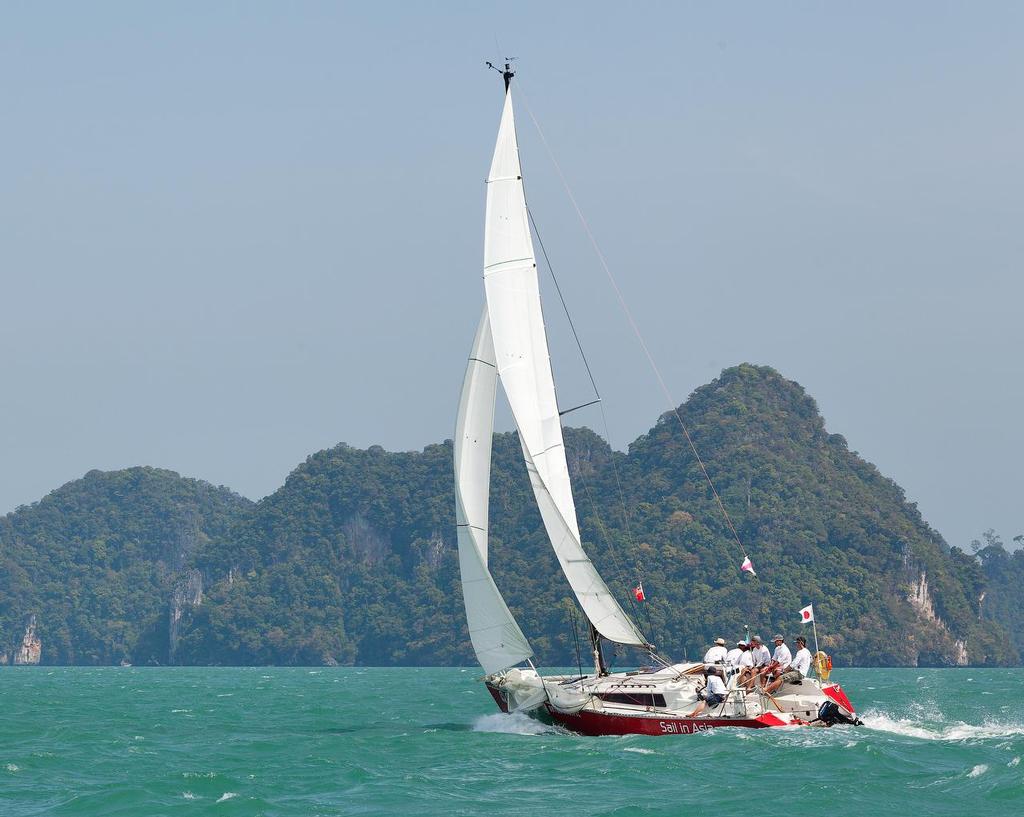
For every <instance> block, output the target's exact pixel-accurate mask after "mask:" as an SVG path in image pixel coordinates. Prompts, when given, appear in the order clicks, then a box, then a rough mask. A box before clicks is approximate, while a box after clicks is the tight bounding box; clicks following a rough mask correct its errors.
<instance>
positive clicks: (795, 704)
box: [454, 63, 856, 735]
mask: <svg viewBox="0 0 1024 817" xmlns="http://www.w3.org/2000/svg"><path fill="white" fill-rule="evenodd" d="M492 67H493V66H492ZM499 71H500V69H499ZM501 73H502V76H503V79H504V85H505V96H504V107H503V109H502V113H501V123H500V125H499V126H498V136H497V143H496V145H495V149H494V156H493V159H492V161H491V167H490V172H489V173H488V175H487V183H486V191H487V192H486V217H485V228H484V263H483V279H484V292H485V303H484V307H483V311H482V314H481V316H480V320H479V323H478V325H477V330H476V335H475V337H474V340H473V346H472V350H471V352H470V355H469V363H468V365H467V368H466V374H465V378H464V381H463V386H462V393H461V397H460V400H459V407H458V414H457V418H456V431H455V438H454V465H455V488H456V490H455V497H456V524H457V526H458V528H457V530H458V550H459V567H460V570H461V578H462V591H463V597H464V601H465V607H466V618H467V622H468V626H469V635H470V640H471V641H472V644H473V649H474V650H475V652H476V656H477V659H478V661H479V662H480V666H481V667H482V668H483V670H484V672H485V673H486V675H485V676H484V678H483V681H484V683H485V685H486V687H487V689H488V690H489V691H490V693H491V695H492V696H493V697H494V700H495V702H496V703H497V705H498V707H499V708H500V709H501V710H502V711H504V712H525V713H530V714H534V715H541V716H545V717H548V718H550V719H551V720H552V721H554V722H555V723H556V724H559V725H561V726H563V727H565V728H566V729H569V730H571V731H574V732H578V733H582V734H586V735H623V734H647V735H662V734H677V735H681V734H692V733H694V732H701V731H706V730H707V729H711V728H717V727H724V726H733V727H750V728H763V727H774V726H795V725H802V724H808V723H819V724H827V725H831V723H835V722H853V720H854V719H855V717H856V716H855V713H854V708H853V705H852V704H851V703H850V701H849V699H848V698H847V697H846V695H845V693H844V692H843V690H842V688H841V687H840V686H839V685H838V684H835V683H830V682H829V681H828V675H827V672H825V671H822V672H821V673H819V676H818V677H815V678H805V679H803V680H802V681H800V682H797V683H792V684H785V685H783V686H782V687H781V688H780V689H779V690H777V694H774V695H769V694H767V693H766V692H764V691H762V690H761V689H759V688H755V689H753V690H751V691H749V692H748V691H746V690H745V689H744V687H743V686H741V685H740V683H739V680H740V679H739V676H738V675H737V674H736V673H733V672H730V671H729V669H728V668H726V667H720V668H717V667H716V668H715V669H714V671H715V672H716V673H718V674H720V676H721V677H722V678H723V680H724V683H725V684H726V686H727V693H726V695H725V698H724V700H723V701H722V702H721V703H720V704H717V705H715V706H710V707H707V708H706V709H705V710H704V712H702V713H701V714H699V715H696V716H691V715H690V714H689V713H691V712H692V711H693V710H695V709H697V708H698V702H699V701H700V700H702V694H701V693H702V690H703V688H704V686H705V685H706V683H707V681H706V678H707V676H706V673H705V670H706V669H707V668H706V667H705V665H704V664H703V663H700V662H685V663H672V662H670V661H669V660H668V659H664V658H662V657H661V656H659V655H658V653H657V652H656V650H655V648H654V646H653V645H652V644H650V642H649V641H648V639H647V638H646V637H645V635H644V634H643V632H642V631H641V629H640V627H639V626H637V624H636V622H635V621H634V620H633V619H632V618H630V616H629V615H628V614H627V613H626V611H625V610H624V609H623V608H622V606H621V605H620V604H619V602H618V601H617V600H616V598H615V596H614V595H613V594H612V592H611V590H609V588H608V585H607V584H606V583H605V581H604V579H603V578H602V577H601V575H600V573H599V572H598V570H597V567H596V566H595V565H594V563H593V562H592V561H591V560H590V558H589V557H588V555H587V553H586V551H585V550H584V548H583V544H582V540H581V537H580V529H579V523H578V521H577V517H576V508H575V504H574V501H573V494H572V484H571V479H570V474H569V468H568V465H567V462H566V454H565V445H564V441H563V438H562V426H561V420H560V414H559V409H558V403H557V400H556V396H555V383H554V377H553V375H552V371H551V364H550V360H549V353H548V341H547V335H546V332H545V328H544V319H543V313H542V308H541V297H540V288H539V282H538V276H537V263H536V259H535V256H534V249H533V238H532V236H531V232H530V225H529V216H528V212H527V208H526V197H525V193H524V189H523V177H522V169H521V167H520V162H519V147H518V143H517V139H516V128H515V116H514V111H513V105H512V78H513V76H514V73H513V72H512V70H511V69H510V66H509V64H507V63H506V64H505V70H504V71H501ZM499 382H500V383H501V385H502V388H503V390H504V393H505V396H506V398H507V400H508V404H509V407H510V408H511V412H512V416H513V419H514V421H515V425H516V429H517V431H518V433H519V441H520V444H521V447H522V453H523V461H524V463H525V466H526V470H527V473H528V475H529V479H530V485H531V487H532V488H533V495H534V497H535V499H536V502H537V506H538V508H539V510H540V516H541V519H542V521H543V524H544V528H545V530H546V532H547V536H548V538H549V540H550V542H551V546H552V548H553V549H554V552H555V556H556V557H557V560H558V564H559V566H560V568H561V570H562V572H563V573H564V574H565V578H566V579H567V580H568V582H569V585H570V586H571V588H572V591H573V594H574V595H575V597H576V601H577V602H578V604H579V607H580V608H581V609H582V612H583V615H584V616H585V617H586V620H587V622H588V625H589V626H588V630H589V633H590V647H591V656H592V658H593V672H587V673H584V672H582V668H581V672H580V673H578V674H575V675H543V676H542V675H541V674H540V673H539V672H538V671H537V669H536V667H535V666H534V664H533V662H532V658H533V650H532V649H531V647H530V643H529V641H528V639H527V637H526V636H525V635H524V633H523V631H522V629H521V628H520V627H519V624H518V623H517V622H516V620H515V618H514V616H513V615H512V613H511V611H510V610H509V608H508V605H507V604H506V603H505V600H504V598H503V597H502V595H501V592H500V590H499V589H498V587H497V585H496V584H495V582H494V579H493V577H492V576H491V573H490V570H489V569H488V541H487V540H488V500H489V491H490V489H489V483H490V467H491V442H492V434H493V430H494V410H495V399H496V395H497V385H498V383H499ZM605 641H608V642H612V643H614V644H621V645H625V646H628V647H633V648H637V649H639V650H642V651H644V652H645V653H646V654H647V656H648V658H649V661H650V663H651V666H646V667H643V668H640V669H635V670H630V671H624V672H613V671H610V670H609V668H608V667H607V666H606V664H605V660H604V654H603V650H602V643H603V642H605ZM588 663H589V657H588Z"/></svg>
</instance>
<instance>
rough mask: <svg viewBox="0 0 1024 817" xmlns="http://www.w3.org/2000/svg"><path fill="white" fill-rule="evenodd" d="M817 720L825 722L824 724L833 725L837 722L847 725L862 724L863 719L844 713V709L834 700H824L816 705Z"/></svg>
mask: <svg viewBox="0 0 1024 817" xmlns="http://www.w3.org/2000/svg"><path fill="white" fill-rule="evenodd" d="M818 720H819V721H821V722H822V723H823V724H825V726H835V725H836V724H837V723H843V724H847V725H849V726H863V725H864V721H862V720H861V719H860V718H858V717H857V716H856V715H853V716H852V717H851V716H850V715H848V714H846V711H845V710H844V709H843V708H842V707H841V706H840V705H839V704H837V703H836V702H835V701H825V703H823V704H822V705H821V706H819V707H818Z"/></svg>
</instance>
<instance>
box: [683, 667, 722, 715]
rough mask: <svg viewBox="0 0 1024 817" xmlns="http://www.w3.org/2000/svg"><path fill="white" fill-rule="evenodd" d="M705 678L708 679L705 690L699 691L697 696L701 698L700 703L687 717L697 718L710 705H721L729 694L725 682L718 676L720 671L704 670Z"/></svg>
mask: <svg viewBox="0 0 1024 817" xmlns="http://www.w3.org/2000/svg"><path fill="white" fill-rule="evenodd" d="M704 678H705V679H706V682H705V684H704V690H703V691H702V692H698V693H697V697H698V698H700V699H701V700H700V703H698V704H697V706H696V707H695V708H694V710H693V712H691V713H690V714H689V715H687V716H686V717H687V718H695V717H696V716H697V715H700V714H701V713H702V712H703V711H704V710H705V709H707V708H708V707H713V706H719V705H721V704H722V703H723V702H724V701H725V698H726V695H727V694H728V693H727V692H726V691H725V682H724V681H723V680H722V679H721V678H720V677H719V676H718V673H716V672H714V671H713V670H704Z"/></svg>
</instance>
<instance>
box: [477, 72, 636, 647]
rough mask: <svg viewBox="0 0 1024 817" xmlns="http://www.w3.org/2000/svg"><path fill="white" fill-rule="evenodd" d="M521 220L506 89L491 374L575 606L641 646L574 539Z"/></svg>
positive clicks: (497, 152) (491, 272)
mask: <svg viewBox="0 0 1024 817" xmlns="http://www.w3.org/2000/svg"><path fill="white" fill-rule="evenodd" d="M527 219H528V216H527V212H526V196H525V194H524V192H523V181H522V171H521V169H520V165H519V146H518V144H517V142H516V131H515V121H514V117H513V112H512V93H511V91H508V92H507V93H506V95H505V108H504V110H503V111H502V115H501V125H500V126H499V128H498V141H497V145H496V146H495V148H494V158H493V160H492V161H491V171H490V173H489V174H488V177H487V215H486V222H485V226H484V288H485V290H486V292H487V311H488V314H489V316H490V326H491V332H492V334H493V341H494V350H495V353H496V360H497V366H498V376H499V377H500V378H501V384H502V387H503V388H504V390H505V394H506V396H507V397H508V402H509V405H510V406H511V408H512V415H513V417H514V418H515V422H516V427H517V428H518V429H519V440H520V442H521V444H522V448H523V455H524V458H525V460H526V466H527V470H528V471H529V474H530V483H531V484H532V486H533V491H534V494H535V496H536V497H537V504H538V506H539V508H540V512H541V517H542V518H543V520H544V526H545V528H546V529H547V533H548V537H549V538H550V539H551V545H552V547H553V548H554V550H555V554H556V556H557V557H558V563H559V564H560V565H561V567H562V570H563V572H564V573H565V575H566V578H567V579H568V580H569V584H570V585H572V589H573V592H574V593H575V594H576V598H577V599H578V600H579V603H580V606H581V607H582V608H583V611H584V613H586V615H587V618H589V619H590V622H591V623H592V624H593V625H594V627H596V628H597V631H598V632H599V633H600V634H601V635H603V636H604V637H605V638H607V639H609V640H610V641H615V642H618V643H620V644H635V645H638V646H643V645H645V644H646V643H647V641H646V639H645V638H644V637H643V635H642V634H641V633H640V631H639V629H638V628H637V626H636V625H635V624H634V623H633V621H632V620H631V619H630V618H629V616H628V615H626V613H625V611H623V609H622V607H621V606H620V605H619V603H618V602H617V601H616V600H615V597H614V596H613V595H612V594H611V592H610V591H609V590H608V586H607V585H606V584H605V583H604V580H603V579H602V578H601V576H600V575H599V574H598V572H597V569H596V568H595V567H594V565H593V563H592V562H591V561H590V559H589V558H588V557H587V554H586V552H585V551H584V550H583V545H582V544H581V542H580V532H579V525H578V523H577V520H576V506H575V504H574V503H573V498H572V488H571V486H570V483H569V469H568V466H567V464H566V460H565V448H564V445H563V442H562V424H561V421H560V419H559V416H558V404H557V402H556V400H555V384H554V378H553V376H552V374H551V361H550V360H549V357H548V343H547V334H546V333H545V331H544V316H543V314H542V312H541V304H540V287H539V284H538V281H537V265H536V262H535V260H534V255H533V240H532V238H531V237H530V228H529V224H528V221H527Z"/></svg>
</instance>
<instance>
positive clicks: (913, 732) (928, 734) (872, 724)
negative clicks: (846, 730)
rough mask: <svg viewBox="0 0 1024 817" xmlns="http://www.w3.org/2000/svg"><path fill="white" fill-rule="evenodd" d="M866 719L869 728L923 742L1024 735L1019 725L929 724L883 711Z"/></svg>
mask: <svg viewBox="0 0 1024 817" xmlns="http://www.w3.org/2000/svg"><path fill="white" fill-rule="evenodd" d="M862 720H863V721H864V725H865V726H866V727H868V729H875V730H877V731H879V732H891V733H892V734H894V735H903V736H904V737H908V738H920V739H921V740H948V741H958V740H987V739H992V738H1009V737H1014V736H1017V735H1024V724H1019V723H983V724H973V723H964V722H963V721H957V722H956V723H951V724H949V725H929V724H923V723H920V722H918V721H912V720H909V719H903V718H893V717H890V716H889V715H886V714H885V713H881V712H867V713H865V714H864V715H863V716H862Z"/></svg>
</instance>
